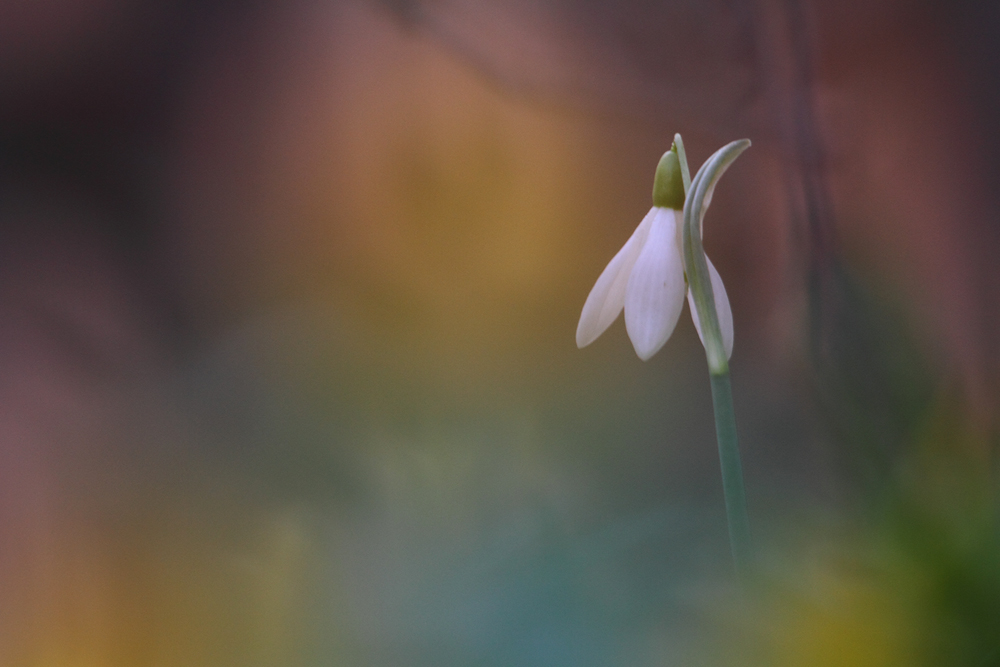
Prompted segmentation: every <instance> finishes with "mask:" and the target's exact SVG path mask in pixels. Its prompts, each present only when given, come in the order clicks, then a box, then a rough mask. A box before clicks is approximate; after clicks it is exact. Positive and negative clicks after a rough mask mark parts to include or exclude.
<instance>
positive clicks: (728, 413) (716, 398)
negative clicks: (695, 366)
mask: <svg viewBox="0 0 1000 667" xmlns="http://www.w3.org/2000/svg"><path fill="white" fill-rule="evenodd" d="M709 377H710V378H711V380H712V405H713V407H714V408H715V435H716V437H717V438H718V440H719V461H720V462H721V464H722V490H723V492H724V494H725V497H726V517H727V518H728V519H729V543H730V546H731V548H732V550H733V560H734V561H735V563H736V571H737V573H738V574H740V575H741V576H742V575H745V574H747V572H748V571H749V570H750V566H751V561H752V559H753V553H752V546H751V543H750V517H749V515H748V514H747V497H746V490H745V489H744V488H743V465H742V464H741V463H740V446H739V439H738V437H737V435H736V413H735V412H734V411H733V389H732V386H731V384H730V382H729V371H728V370H727V371H726V372H724V373H719V374H716V373H709Z"/></svg>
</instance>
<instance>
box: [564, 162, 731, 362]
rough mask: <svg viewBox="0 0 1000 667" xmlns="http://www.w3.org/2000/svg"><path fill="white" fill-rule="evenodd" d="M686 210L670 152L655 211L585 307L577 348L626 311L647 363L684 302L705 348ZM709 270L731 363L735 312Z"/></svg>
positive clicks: (660, 171)
mask: <svg viewBox="0 0 1000 667" xmlns="http://www.w3.org/2000/svg"><path fill="white" fill-rule="evenodd" d="M683 207H684V184H683V181H682V180H681V169H680V163H679V161H678V158H677V153H676V151H675V150H673V149H671V150H670V151H667V152H666V153H665V154H664V155H663V157H662V158H661V159H660V164H659V165H658V166H657V169H656V179H655V181H654V185H653V208H651V209H650V210H649V213H647V214H646V217H645V218H643V219H642V222H640V223H639V226H638V227H636V230H635V232H633V233H632V236H631V237H630V238H629V240H628V241H626V243H625V245H624V246H623V247H622V249H621V250H619V251H618V254H616V255H615V256H614V258H612V260H611V261H610V262H609V263H608V265H607V267H606V268H605V269H604V272H603V273H601V276H600V277H599V278H598V279H597V283H596V284H595V285H594V288H593V289H592V290H591V291H590V295H589V296H588V297H587V301H586V303H584V305H583V312H582V313H581V315H580V324H579V325H578V326H577V328H576V344H577V346H578V347H584V346H586V345H589V344H590V343H592V342H594V341H595V340H596V339H597V338H598V337H599V336H600V335H601V334H602V333H604V331H605V330H606V329H607V328H608V327H609V326H611V323H612V322H614V321H615V320H616V319H617V318H618V314H619V313H620V312H622V310H623V309H624V311H625V329H626V330H627V331H628V336H629V338H630V339H631V340H632V345H633V346H634V347H635V352H636V354H638V355H639V358H640V359H642V360H643V361H645V360H647V359H649V358H650V357H652V356H653V355H654V354H656V353H657V352H658V351H659V349H660V348H661V347H663V345H664V343H666V342H667V340H668V339H669V338H670V334H672V333H673V331H674V328H675V327H676V326H677V320H678V319H680V316H681V311H682V310H683V309H684V299H685V297H687V300H688V302H689V303H690V304H691V315H692V319H693V320H694V325H695V328H696V329H697V330H698V336H699V337H700V338H701V339H702V344H704V342H705V339H704V336H703V335H702V331H701V322H700V320H699V317H698V311H697V308H696V306H695V302H694V300H693V299H692V298H691V295H690V294H689V292H688V285H687V279H686V278H685V275H684V255H683V249H682V248H683V246H682V241H681V231H682V228H683V226H684V216H683V213H682V210H681V209H683ZM707 259H708V258H707V257H706V260H707ZM708 269H709V274H710V276H711V281H712V292H713V293H714V295H715V309H716V312H717V314H718V318H719V328H720V330H721V334H722V340H723V344H724V346H725V350H726V357H727V358H728V357H729V356H731V355H732V353H733V315H732V310H731V309H730V307H729V298H728V297H727V296H726V289H725V287H723V285H722V278H721V277H719V273H718V271H716V270H715V267H714V266H712V263H711V262H708Z"/></svg>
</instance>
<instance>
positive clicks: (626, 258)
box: [576, 208, 656, 347]
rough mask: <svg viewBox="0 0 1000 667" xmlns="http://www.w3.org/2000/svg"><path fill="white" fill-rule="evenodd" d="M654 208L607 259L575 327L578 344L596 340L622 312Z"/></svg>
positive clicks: (583, 345) (587, 343)
mask: <svg viewBox="0 0 1000 667" xmlns="http://www.w3.org/2000/svg"><path fill="white" fill-rule="evenodd" d="M655 211H656V208H651V209H650V210H649V213H647V214H646V217H645V218H643V219H642V222H640V223H639V226H638V227H636V228H635V231H634V232H632V236H631V237H629V240H628V241H626V242H625V245H624V246H622V249H621V250H619V251H618V254H617V255H615V256H614V257H613V258H612V259H611V261H610V262H608V265H607V267H605V269H604V271H603V272H602V273H601V276H600V277H599V278H598V279H597V283H596V284H595V285H594V289H592V290H590V295H589V296H587V301H586V302H585V303H584V304H583V312H582V313H581V314H580V323H579V324H578V325H577V327H576V346H577V347H586V346H587V345H590V344H591V343H593V342H594V341H595V340H597V337H598V336H600V335H601V334H602V333H604V331H605V329H607V328H608V327H609V326H611V323H612V322H614V321H615V319H617V317H618V313H620V312H622V307H623V306H624V305H625V288H626V286H627V285H628V277H629V274H630V273H631V272H632V267H633V266H634V265H635V261H636V260H637V259H638V258H639V253H640V252H641V251H642V247H643V244H645V243H646V237H647V236H648V235H649V228H650V225H651V224H652V222H653V217H654V213H655Z"/></svg>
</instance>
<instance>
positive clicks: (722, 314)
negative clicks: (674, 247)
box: [688, 255, 733, 359]
mask: <svg viewBox="0 0 1000 667" xmlns="http://www.w3.org/2000/svg"><path fill="white" fill-rule="evenodd" d="M705 261H706V262H708V275H709V276H710V277H711V279H712V298H713V299H715V312H716V313H717V314H718V316H719V331H721V332H722V345H723V347H725V349H726V359H729V358H730V357H731V356H733V310H732V308H730V307H729V296H727V295H726V287H725V285H723V284H722V277H721V276H720V275H719V272H718V271H716V270H715V267H714V266H713V265H712V260H710V259H709V258H708V256H707V255H706V256H705ZM688 305H690V306H691V319H692V320H694V328H695V329H697V330H698V338H700V339H701V344H702V345H704V344H705V337H704V336H703V335H701V320H700V319H699V318H698V309H697V308H695V305H694V296H693V295H692V294H691V292H688Z"/></svg>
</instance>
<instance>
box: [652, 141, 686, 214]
mask: <svg viewBox="0 0 1000 667" xmlns="http://www.w3.org/2000/svg"><path fill="white" fill-rule="evenodd" d="M653 206H659V207H661V208H672V209H675V210H678V211H680V210H682V209H683V208H684V179H683V177H682V176H681V161H680V160H679V159H677V150H676V147H673V146H672V147H671V148H670V150H669V151H667V152H666V153H664V154H663V157H661V158H660V164H658V165H656V178H655V179H654V180H653Z"/></svg>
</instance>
